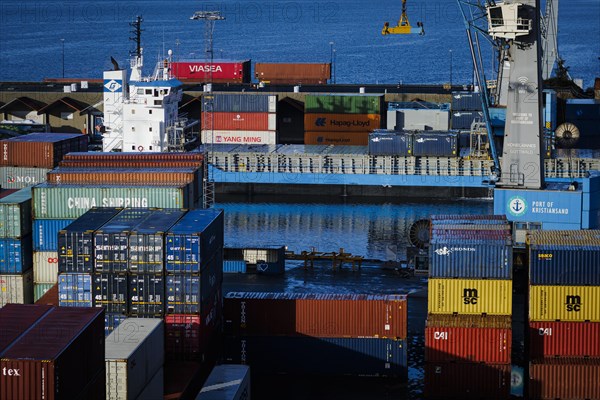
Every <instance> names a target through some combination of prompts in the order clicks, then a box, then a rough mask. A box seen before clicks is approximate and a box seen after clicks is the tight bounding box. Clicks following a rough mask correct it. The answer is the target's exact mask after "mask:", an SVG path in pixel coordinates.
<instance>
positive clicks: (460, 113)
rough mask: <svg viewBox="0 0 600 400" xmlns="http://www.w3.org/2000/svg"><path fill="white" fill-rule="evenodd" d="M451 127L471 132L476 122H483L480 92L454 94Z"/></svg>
mask: <svg viewBox="0 0 600 400" xmlns="http://www.w3.org/2000/svg"><path fill="white" fill-rule="evenodd" d="M450 107H451V114H450V127H451V128H452V129H459V130H470V129H471V124H472V123H473V121H475V120H479V121H483V112H482V111H481V110H482V108H483V105H482V104H481V93H479V92H452V103H451V106H450Z"/></svg>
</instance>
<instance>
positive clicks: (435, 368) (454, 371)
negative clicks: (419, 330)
mask: <svg viewBox="0 0 600 400" xmlns="http://www.w3.org/2000/svg"><path fill="white" fill-rule="evenodd" d="M510 386H511V366H510V364H499V365H494V364H482V363H426V364H425V388H424V395H425V396H424V397H425V398H426V399H486V400H487V399H509V398H510Z"/></svg>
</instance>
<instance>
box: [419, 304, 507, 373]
mask: <svg viewBox="0 0 600 400" xmlns="http://www.w3.org/2000/svg"><path fill="white" fill-rule="evenodd" d="M511 350H512V328H511V317H510V316H484V317H481V316H470V315H469V316H463V315H437V314H431V315H429V316H428V317H427V323H426V326H425V362H438V363H439V362H475V363H487V364H510V362H511Z"/></svg>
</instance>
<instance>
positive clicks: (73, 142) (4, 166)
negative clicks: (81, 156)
mask: <svg viewBox="0 0 600 400" xmlns="http://www.w3.org/2000/svg"><path fill="white" fill-rule="evenodd" d="M0 143H1V146H2V149H3V156H2V158H1V159H0V186H2V188H5V189H21V188H24V187H28V186H33V185H35V184H38V183H40V182H44V181H45V180H46V173H47V172H48V171H49V170H51V169H52V168H54V167H56V166H57V165H58V163H59V162H60V161H61V160H62V158H63V157H64V156H65V154H67V153H69V152H72V151H87V146H88V137H87V135H79V134H65V133H30V134H28V135H22V136H17V137H14V138H10V139H4V140H0Z"/></svg>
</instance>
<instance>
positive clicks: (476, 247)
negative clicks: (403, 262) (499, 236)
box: [429, 237, 513, 279]
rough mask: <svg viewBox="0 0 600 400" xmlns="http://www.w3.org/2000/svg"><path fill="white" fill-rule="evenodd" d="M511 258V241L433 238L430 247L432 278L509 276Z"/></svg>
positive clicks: (491, 277)
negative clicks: (471, 241)
mask: <svg viewBox="0 0 600 400" xmlns="http://www.w3.org/2000/svg"><path fill="white" fill-rule="evenodd" d="M486 242H487V243H486ZM512 261H513V251H512V245H511V244H510V242H508V243H506V242H504V243H502V242H501V243H497V242H496V243H494V241H491V240H490V241H482V243H481V244H471V243H469V241H468V240H465V241H462V243H461V241H460V240H457V239H456V237H452V238H448V240H447V241H446V240H441V239H439V240H435V241H434V240H432V241H431V244H430V246H429V263H430V266H429V276H430V277H432V278H465V279H469V278H470V279H483V278H488V279H511V278H512Z"/></svg>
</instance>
